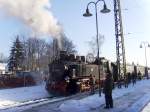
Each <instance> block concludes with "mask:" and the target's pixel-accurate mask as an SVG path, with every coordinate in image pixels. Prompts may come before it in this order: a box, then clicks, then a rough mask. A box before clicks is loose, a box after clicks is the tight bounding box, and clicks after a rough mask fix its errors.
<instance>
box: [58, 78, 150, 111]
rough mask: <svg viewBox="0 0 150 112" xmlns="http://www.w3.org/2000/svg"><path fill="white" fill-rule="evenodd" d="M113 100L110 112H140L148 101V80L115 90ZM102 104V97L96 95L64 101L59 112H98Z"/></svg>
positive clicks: (149, 82) (149, 86) (101, 108)
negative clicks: (112, 107) (74, 111)
mask: <svg viewBox="0 0 150 112" xmlns="http://www.w3.org/2000/svg"><path fill="white" fill-rule="evenodd" d="M113 99H114V109H110V110H109V111H110V112H119V111H120V112H122V111H125V112H140V111H141V109H142V108H143V107H144V106H145V105H146V104H147V103H148V102H149V101H150V80H143V81H139V82H137V84H136V85H134V86H132V84H131V85H130V86H129V87H128V88H124V87H123V89H117V88H116V89H115V90H114V91H113ZM104 104H105V99H104V95H102V97H99V95H98V94H95V95H93V96H89V97H87V98H84V99H81V100H69V101H66V102H64V103H62V104H61V105H60V106H59V109H60V111H61V112H72V110H76V112H99V111H100V110H102V111H104V110H103V107H104ZM100 106H102V107H100ZM148 108H149V107H148ZM107 111H108V110H107ZM143 112H144V111H143ZM146 112H147V111H146Z"/></svg>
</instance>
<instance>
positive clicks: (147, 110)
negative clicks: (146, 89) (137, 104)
mask: <svg viewBox="0 0 150 112" xmlns="http://www.w3.org/2000/svg"><path fill="white" fill-rule="evenodd" d="M142 112H150V102H149V103H148V104H147V105H146V106H145V108H144V109H143V110H142Z"/></svg>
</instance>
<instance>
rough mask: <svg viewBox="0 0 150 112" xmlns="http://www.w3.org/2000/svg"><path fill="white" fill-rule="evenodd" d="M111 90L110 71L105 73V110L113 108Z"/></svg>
mask: <svg viewBox="0 0 150 112" xmlns="http://www.w3.org/2000/svg"><path fill="white" fill-rule="evenodd" d="M112 89H113V79H112V75H111V73H110V71H107V73H106V79H105V82H104V94H105V101H106V106H105V108H106V109H107V108H113V99H112Z"/></svg>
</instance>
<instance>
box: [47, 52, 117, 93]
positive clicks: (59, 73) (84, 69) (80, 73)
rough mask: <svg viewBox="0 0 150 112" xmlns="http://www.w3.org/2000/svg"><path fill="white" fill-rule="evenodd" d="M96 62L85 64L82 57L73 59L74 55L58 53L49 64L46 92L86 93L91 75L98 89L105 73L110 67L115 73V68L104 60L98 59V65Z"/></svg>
mask: <svg viewBox="0 0 150 112" xmlns="http://www.w3.org/2000/svg"><path fill="white" fill-rule="evenodd" d="M97 61H98V60H96V61H94V62H87V61H86V60H85V57H84V56H76V57H75V55H74V54H68V53H67V52H66V51H60V54H59V58H58V59H55V60H54V61H53V62H52V63H50V64H49V76H48V80H47V83H46V89H47V91H48V92H49V93H50V94H53V95H70V94H75V93H77V92H84V91H88V90H90V84H89V82H90V75H91V74H92V75H94V76H95V88H98V86H99V84H100V85H101V86H103V82H104V80H105V71H106V70H107V69H108V67H110V66H111V71H112V72H115V71H116V70H115V69H116V66H115V64H109V63H108V61H106V60H105V59H104V58H100V60H99V63H100V65H98V64H97ZM112 68H113V69H112ZM99 71H100V74H99ZM113 74H116V73H113ZM114 77H117V76H114ZM115 80H117V79H115Z"/></svg>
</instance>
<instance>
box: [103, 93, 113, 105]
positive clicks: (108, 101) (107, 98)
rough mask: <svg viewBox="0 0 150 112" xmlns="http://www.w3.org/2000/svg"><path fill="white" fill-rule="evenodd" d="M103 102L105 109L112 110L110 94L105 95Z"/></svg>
mask: <svg viewBox="0 0 150 112" xmlns="http://www.w3.org/2000/svg"><path fill="white" fill-rule="evenodd" d="M105 102H106V107H108V108H113V99H112V94H111V93H109V94H105Z"/></svg>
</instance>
